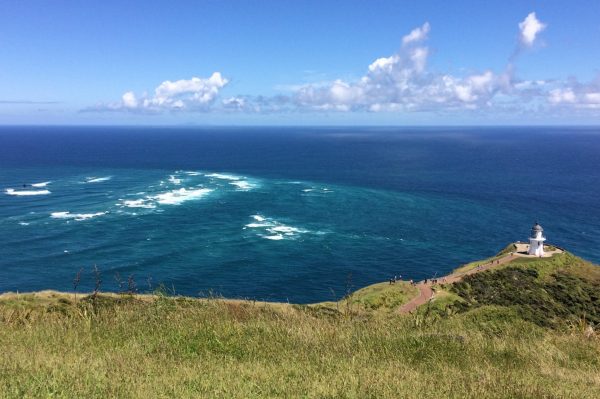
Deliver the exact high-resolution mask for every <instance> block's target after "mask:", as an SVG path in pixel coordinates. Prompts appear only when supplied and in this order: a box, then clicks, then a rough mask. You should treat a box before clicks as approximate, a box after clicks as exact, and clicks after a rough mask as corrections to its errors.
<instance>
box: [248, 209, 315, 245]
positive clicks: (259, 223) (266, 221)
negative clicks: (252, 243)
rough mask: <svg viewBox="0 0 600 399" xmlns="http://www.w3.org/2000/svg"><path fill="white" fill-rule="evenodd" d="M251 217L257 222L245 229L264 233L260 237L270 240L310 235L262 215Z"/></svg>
mask: <svg viewBox="0 0 600 399" xmlns="http://www.w3.org/2000/svg"><path fill="white" fill-rule="evenodd" d="M250 217H251V218H253V219H254V220H255V221H256V222H253V223H248V224H247V225H245V226H244V229H246V228H253V229H258V231H259V232H262V234H260V233H259V234H258V235H259V236H260V237H262V238H266V239H268V240H283V239H294V238H295V237H296V236H298V235H299V234H304V233H310V231H309V230H305V229H301V228H298V227H293V226H288V225H286V224H283V223H281V222H278V221H277V220H274V219H271V218H266V217H264V216H262V215H251V216H250Z"/></svg>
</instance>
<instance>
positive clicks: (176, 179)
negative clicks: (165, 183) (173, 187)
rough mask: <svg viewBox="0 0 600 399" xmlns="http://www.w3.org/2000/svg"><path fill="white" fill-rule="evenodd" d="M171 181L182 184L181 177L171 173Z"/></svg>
mask: <svg viewBox="0 0 600 399" xmlns="http://www.w3.org/2000/svg"><path fill="white" fill-rule="evenodd" d="M169 181H170V182H171V183H173V184H177V185H179V184H181V179H179V178H177V177H175V175H170V176H169Z"/></svg>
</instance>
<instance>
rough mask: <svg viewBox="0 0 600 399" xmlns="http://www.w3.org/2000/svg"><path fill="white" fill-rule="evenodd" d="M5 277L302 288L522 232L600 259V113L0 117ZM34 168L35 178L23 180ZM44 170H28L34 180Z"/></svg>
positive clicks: (296, 292)
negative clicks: (493, 118)
mask: <svg viewBox="0 0 600 399" xmlns="http://www.w3.org/2000/svg"><path fill="white" fill-rule="evenodd" d="M0 144H2V146H1V149H0V165H1V166H2V169H1V172H0V190H1V194H0V229H1V230H0V231H1V232H0V240H1V242H2V247H1V248H2V249H1V253H0V255H1V256H0V291H7V290H13V291H16V290H19V291H30V290H39V289H46V288H52V289H61V290H71V289H72V288H73V287H72V281H73V278H74V277H75V274H76V273H77V271H78V270H80V269H81V268H83V269H84V272H83V275H82V281H81V283H80V286H81V288H80V289H82V290H89V289H91V287H92V286H93V284H94V279H93V276H92V272H91V270H92V267H93V266H94V265H97V266H98V268H99V269H100V271H101V273H102V289H105V290H118V289H119V280H127V278H128V277H129V276H133V278H134V280H135V281H136V284H137V286H138V288H139V290H140V291H145V290H150V289H153V288H156V287H157V286H158V285H159V284H164V285H165V286H166V287H167V288H168V289H169V290H172V291H174V292H175V293H178V294H186V295H206V294H207V293H209V292H212V293H217V294H222V295H225V296H228V297H243V298H256V299H268V300H278V301H286V300H289V301H291V302H314V301H320V300H331V299H336V298H339V297H340V296H342V295H343V293H344V292H345V290H346V289H347V288H349V287H348V286H350V287H351V288H357V287H360V286H363V285H366V284H370V283H373V282H376V281H381V280H385V279H387V278H389V277H390V276H393V275H402V276H403V277H404V278H407V279H409V278H413V279H421V278H427V277H432V276H435V275H441V274H444V273H447V272H448V271H450V270H451V269H453V268H455V267H457V266H458V265H460V264H462V263H465V262H468V261H471V260H474V259H479V258H483V257H486V256H490V255H492V254H494V253H495V252H497V251H498V250H499V249H501V248H503V247H504V246H505V245H506V244H507V243H509V242H511V241H516V240H519V239H520V240H525V239H526V238H527V235H528V233H529V228H530V227H531V224H532V223H533V222H534V221H535V220H539V221H540V223H541V224H542V225H543V226H544V228H545V229H546V234H547V236H548V238H549V241H550V242H553V243H555V244H558V245H562V246H565V247H567V248H568V249H570V250H572V251H573V252H575V253H577V254H579V255H581V256H584V257H586V258H588V259H591V260H594V261H596V262H599V261H600V245H598V244H599V243H600V236H599V233H600V227H599V226H600V201H599V200H598V194H599V188H598V187H599V183H600V179H599V176H600V159H599V158H600V157H599V156H598V154H599V153H600V152H598V151H599V150H600V134H598V132H597V131H596V130H594V129H590V128H588V129H575V128H569V129H565V128H562V129H539V128H538V129H531V128H530V129H525V128H512V129H508V128H504V129H490V128H486V129H474V128H471V129H458V128H453V129H442V128H436V129H413V130H410V129H370V128H369V129H368V128H355V129H341V128H337V129H332V128H329V129H317V128H312V129H290V128H269V129H257V128H254V129H233V128H231V129H167V128H163V129H156V128H155V129H149V128H135V129H132V128H57V127H54V128H42V127H40V128H3V129H2V130H0ZM24 185H25V186H24ZM32 185H33V186H32Z"/></svg>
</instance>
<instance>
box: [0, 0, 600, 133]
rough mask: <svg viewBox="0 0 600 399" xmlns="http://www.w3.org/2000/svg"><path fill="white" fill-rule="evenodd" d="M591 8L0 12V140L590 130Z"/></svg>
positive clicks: (106, 4) (158, 7)
mask: <svg viewBox="0 0 600 399" xmlns="http://www.w3.org/2000/svg"><path fill="white" fill-rule="evenodd" d="M599 17H600V1H597V0H594V1H523V0H520V1H506V0H505V1H453V2H443V1H418V2H417V1H377V0H373V1H325V0H321V1H306V0H305V1H295V2H292V1H243V0H238V1H170V2H167V1H107V0H104V1H97V2H94V3H92V2H82V1H60V0H55V1H50V0H48V1H12V0H5V1H3V2H1V3H0V124H149V125H154V124H156V125H160V124H184V125H186V124H198V125H205V124H209V125H210V124H226V125H243V124H253V125H256V124H258V125H261V124H264V125H269V124H275V125H295V124H304V125H311V124H314V125H321V124H336V125H337V124H344V125H346V124H348V125H352V124H367V125H379V124H383V125H440V124H442V125H443V124H480V125H487V124H598V122H599V121H600V18H599Z"/></svg>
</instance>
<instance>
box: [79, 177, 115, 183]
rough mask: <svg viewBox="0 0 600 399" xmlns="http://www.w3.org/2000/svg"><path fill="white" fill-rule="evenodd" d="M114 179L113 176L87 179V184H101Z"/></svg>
mask: <svg viewBox="0 0 600 399" xmlns="http://www.w3.org/2000/svg"><path fill="white" fill-rule="evenodd" d="M110 179H112V176H105V177H87V178H86V179H85V182H86V183H101V182H103V181H108V180H110Z"/></svg>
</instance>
